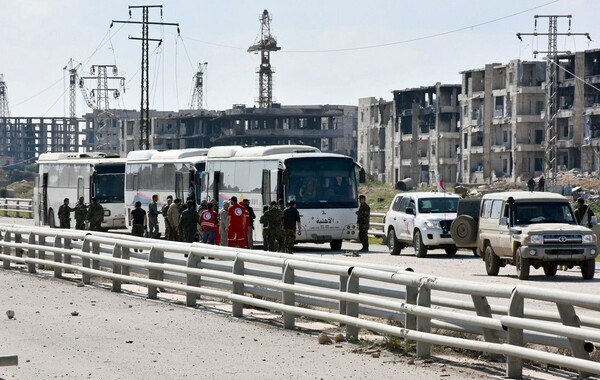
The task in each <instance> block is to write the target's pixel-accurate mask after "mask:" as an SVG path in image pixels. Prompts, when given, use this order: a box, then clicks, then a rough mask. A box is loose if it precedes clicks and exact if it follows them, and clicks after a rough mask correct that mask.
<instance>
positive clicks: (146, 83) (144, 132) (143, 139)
mask: <svg viewBox="0 0 600 380" xmlns="http://www.w3.org/2000/svg"><path fill="white" fill-rule="evenodd" d="M137 8H139V9H141V10H142V21H117V20H113V21H112V23H111V24H110V27H111V28H112V26H113V24H114V23H117V24H141V25H142V37H141V38H140V37H131V36H129V39H130V40H138V41H142V70H141V71H142V81H141V82H142V84H141V102H140V143H139V148H140V149H141V150H145V149H150V136H149V130H150V127H149V124H150V102H149V99H150V97H149V89H150V80H149V77H148V66H149V63H148V44H149V42H150V41H155V42H158V46H160V44H161V43H162V40H161V39H156V38H149V37H148V26H149V25H166V26H176V27H177V34H178V35H179V24H178V23H169V22H150V21H148V13H149V10H150V8H160V18H161V20H162V5H130V6H129V17H131V10H132V9H137Z"/></svg>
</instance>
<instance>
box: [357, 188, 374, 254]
mask: <svg viewBox="0 0 600 380" xmlns="http://www.w3.org/2000/svg"><path fill="white" fill-rule="evenodd" d="M358 201H359V202H360V206H359V207H358V211H356V224H358V240H360V242H361V243H362V249H361V250H360V252H369V219H370V218H371V208H370V207H369V205H368V204H367V199H366V197H365V196H364V195H361V196H359V197H358Z"/></svg>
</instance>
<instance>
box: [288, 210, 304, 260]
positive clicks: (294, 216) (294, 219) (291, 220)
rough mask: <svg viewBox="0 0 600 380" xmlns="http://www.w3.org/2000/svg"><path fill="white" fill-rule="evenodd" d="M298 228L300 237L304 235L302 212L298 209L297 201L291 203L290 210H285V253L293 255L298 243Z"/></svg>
mask: <svg viewBox="0 0 600 380" xmlns="http://www.w3.org/2000/svg"><path fill="white" fill-rule="evenodd" d="M296 226H297V228H298V235H300V234H301V233H302V230H301V228H302V227H301V224H300V212H298V210H297V209H296V201H290V203H289V206H288V208H286V209H285V210H283V237H284V239H285V243H284V245H285V252H287V253H293V252H294V244H295V243H296Z"/></svg>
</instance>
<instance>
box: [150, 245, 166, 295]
mask: <svg viewBox="0 0 600 380" xmlns="http://www.w3.org/2000/svg"><path fill="white" fill-rule="evenodd" d="M164 258H165V253H164V252H163V251H162V250H160V249H156V248H155V247H152V248H151V249H150V253H149V254H148V262H151V263H160V264H163V263H164ZM163 275H164V271H162V270H160V269H148V278H149V279H150V280H158V281H162V280H163ZM148 298H150V299H156V298H158V287H156V286H151V285H148Z"/></svg>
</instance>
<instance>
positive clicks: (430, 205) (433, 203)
mask: <svg viewBox="0 0 600 380" xmlns="http://www.w3.org/2000/svg"><path fill="white" fill-rule="evenodd" d="M418 207H419V213H421V214H433V213H439V212H456V209H457V207H458V198H419V204H418Z"/></svg>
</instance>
